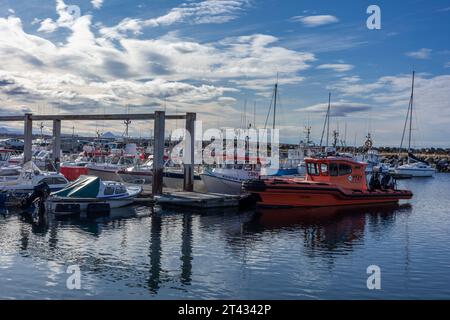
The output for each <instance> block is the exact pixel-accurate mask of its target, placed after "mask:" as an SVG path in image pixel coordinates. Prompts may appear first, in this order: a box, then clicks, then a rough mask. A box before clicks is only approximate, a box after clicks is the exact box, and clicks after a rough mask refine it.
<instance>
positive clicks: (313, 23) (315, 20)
mask: <svg viewBox="0 0 450 320" xmlns="http://www.w3.org/2000/svg"><path fill="white" fill-rule="evenodd" d="M291 20H292V21H296V22H301V23H302V24H303V25H305V26H307V27H319V26H323V25H326V24H330V23H336V22H339V19H338V18H337V17H335V16H331V15H315V16H295V17H292V18H291Z"/></svg>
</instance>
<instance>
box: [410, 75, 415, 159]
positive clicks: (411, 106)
mask: <svg viewBox="0 0 450 320" xmlns="http://www.w3.org/2000/svg"><path fill="white" fill-rule="evenodd" d="M415 74H416V72H415V71H413V76H412V85H411V99H410V100H409V103H410V106H409V138H408V152H411V135H412V117H413V103H414V79H415Z"/></svg>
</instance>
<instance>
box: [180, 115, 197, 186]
mask: <svg viewBox="0 0 450 320" xmlns="http://www.w3.org/2000/svg"><path fill="white" fill-rule="evenodd" d="M195 117H196V114H195V113H186V131H187V137H186V139H185V147H184V150H183V152H184V183H183V190H184V191H190V192H192V191H194V155H195V154H194V146H195Z"/></svg>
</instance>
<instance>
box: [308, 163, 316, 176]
mask: <svg viewBox="0 0 450 320" xmlns="http://www.w3.org/2000/svg"><path fill="white" fill-rule="evenodd" d="M307 169H308V174H309V175H310V176H318V175H319V168H318V166H317V163H311V162H309V163H308V166H307Z"/></svg>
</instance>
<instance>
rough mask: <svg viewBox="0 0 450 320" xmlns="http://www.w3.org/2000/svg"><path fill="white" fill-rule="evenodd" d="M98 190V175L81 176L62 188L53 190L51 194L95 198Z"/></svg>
mask: <svg viewBox="0 0 450 320" xmlns="http://www.w3.org/2000/svg"><path fill="white" fill-rule="evenodd" d="M99 190H100V178H99V177H94V176H81V177H80V178H78V179H77V180H75V181H74V182H72V183H71V184H69V185H68V186H67V187H65V188H64V189H61V190H59V191H57V192H54V193H53V195H55V196H58V197H70V198H96V197H97V195H98V194H99Z"/></svg>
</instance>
